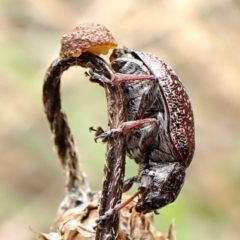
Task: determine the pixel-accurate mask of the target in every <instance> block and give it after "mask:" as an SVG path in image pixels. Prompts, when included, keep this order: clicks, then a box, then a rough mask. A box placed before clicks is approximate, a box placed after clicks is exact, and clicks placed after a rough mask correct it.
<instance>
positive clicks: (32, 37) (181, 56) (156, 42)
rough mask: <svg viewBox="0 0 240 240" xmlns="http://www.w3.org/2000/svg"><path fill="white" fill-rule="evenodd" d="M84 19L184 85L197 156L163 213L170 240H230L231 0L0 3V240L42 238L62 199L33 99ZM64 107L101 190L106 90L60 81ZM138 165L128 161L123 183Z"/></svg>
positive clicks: (235, 24)
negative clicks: (96, 137)
mask: <svg viewBox="0 0 240 240" xmlns="http://www.w3.org/2000/svg"><path fill="white" fill-rule="evenodd" d="M83 22H96V23H101V24H103V25H105V26H106V27H107V28H108V29H110V30H111V32H112V34H113V35H114V36H115V38H116V39H117V40H118V43H119V46H120V47H122V46H123V45H124V46H127V47H128V48H132V49H134V50H143V51H149V52H152V53H154V54H156V55H157V56H159V57H160V58H162V59H164V60H165V61H166V62H167V63H168V64H169V65H170V66H172V68H173V69H174V70H175V71H176V73H177V74H178V75H179V76H180V77H181V79H182V80H183V82H184V85H185V87H186V89H187V91H188V94H189V96H190V99H191V102H192V105H193V108H194V113H195V124H196V153H195V157H194V160H193V162H192V164H191V166H190V167H189V169H188V172H187V173H188V175H187V179H186V183H185V185H184V188H183V190H182V192H181V194H180V196H179V197H178V199H177V201H176V202H175V203H173V204H171V205H169V206H167V207H166V208H164V209H162V210H161V214H160V215H159V216H157V217H156V218H155V224H156V226H157V227H158V229H159V230H161V231H162V232H166V231H167V226H168V225H169V223H170V222H171V220H172V219H175V224H176V234H177V239H178V240H188V239H189V240H190V239H194V240H202V239H218V240H225V239H231V240H235V239H239V235H240V191H239V189H240V188H239V186H240V159H239V157H240V144H239V142H240V121H239V119H240V101H239V96H240V93H239V88H240V83H239V74H240V2H239V1H238V0H232V1H231V0H212V1H207V0H196V1H191V0H182V1H180V0H178V1H177V0H162V1H161V0H148V1H143V0H132V1H129V0H115V1H107V0H105V1H104V0H98V1H93V0H88V1H77V0H75V1H74V0H68V1H64V0H52V1H49V0H41V1H38V0H29V1H27V0H25V1H24V0H22V1H13V0H1V1H0V53H1V54H0V78H1V81H0V109H1V117H0V155H1V160H0V161H1V167H0V189H1V190H0V203H1V204H0V239H17V240H28V239H33V234H32V232H30V231H29V230H28V228H27V225H28V224H29V225H31V227H32V228H34V229H35V230H39V231H45V232H48V231H49V226H51V224H52V222H53V219H54V217H55V213H56V209H57V207H58V204H59V202H60V201H61V200H62V198H63V196H64V188H63V186H64V177H63V174H62V169H61V168H60V164H59V163H58V161H57V158H56V156H55V154H54V151H53V146H52V141H51V134H50V131H49V128H48V124H47V121H46V119H45V116H44V113H43V107H42V102H41V89H42V81H43V77H44V74H45V71H46V69H47V67H48V65H49V64H50V63H51V61H52V60H53V59H55V58H57V57H58V52H59V48H60V39H61V37H62V35H63V34H64V33H67V32H69V31H71V30H72V29H73V28H74V27H75V26H76V25H78V24H81V23H83ZM62 98H63V104H64V109H65V110H66V112H67V114H68V118H69V121H70V125H71V128H72V131H73V134H74V137H75V140H76V142H77V144H78V147H79V152H80V156H81V159H82V164H83V167H84V170H85V171H86V173H87V175H88V179H89V181H90V184H91V187H92V188H93V189H100V188H101V182H102V178H103V175H102V172H103V171H102V168H103V164H104V154H105V146H104V145H102V144H100V143H98V144H96V143H95V142H94V141H93V134H90V133H89V132H88V127H90V126H99V125H100V126H103V127H106V125H107V122H106V121H107V120H106V101H105V94H104V90H103V89H101V88H100V87H99V86H98V85H94V84H91V83H89V82H88V80H87V78H86V77H85V76H84V70H82V69H80V68H72V69H70V70H69V71H68V72H67V73H65V74H64V76H63V85H62ZM136 170H137V166H136V165H135V164H134V163H133V162H132V161H128V162H127V175H128V176H132V175H133V174H135V173H136Z"/></svg>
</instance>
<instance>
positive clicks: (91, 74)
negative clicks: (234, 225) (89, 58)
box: [85, 69, 112, 85]
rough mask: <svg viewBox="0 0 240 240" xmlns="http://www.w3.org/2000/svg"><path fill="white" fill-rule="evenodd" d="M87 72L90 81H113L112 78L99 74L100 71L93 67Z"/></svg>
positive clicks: (105, 82) (104, 82) (103, 82)
mask: <svg viewBox="0 0 240 240" xmlns="http://www.w3.org/2000/svg"><path fill="white" fill-rule="evenodd" d="M85 74H86V75H87V76H89V77H90V81H94V82H100V83H102V84H103V85H104V84H107V83H111V82H112V81H111V79H108V78H107V77H105V76H104V75H101V74H98V73H96V72H94V71H93V70H92V69H90V70H89V71H88V72H86V73H85Z"/></svg>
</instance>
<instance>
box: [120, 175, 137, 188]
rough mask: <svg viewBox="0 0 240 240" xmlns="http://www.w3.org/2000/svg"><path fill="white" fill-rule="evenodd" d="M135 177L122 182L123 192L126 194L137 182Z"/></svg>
mask: <svg viewBox="0 0 240 240" xmlns="http://www.w3.org/2000/svg"><path fill="white" fill-rule="evenodd" d="M137 178H138V177H137V176H134V177H131V178H129V179H127V180H125V181H124V183H123V192H127V191H128V190H129V189H130V188H131V187H132V185H133V183H134V182H137Z"/></svg>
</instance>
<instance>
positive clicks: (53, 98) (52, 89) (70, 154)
mask: <svg viewBox="0 0 240 240" xmlns="http://www.w3.org/2000/svg"><path fill="white" fill-rule="evenodd" d="M72 66H82V67H85V68H86V67H91V66H94V70H95V71H96V72H98V71H100V72H102V71H105V75H107V77H110V75H109V74H108V72H109V71H108V69H106V66H107V64H106V63H105V62H104V60H102V59H101V58H99V57H97V56H96V55H93V54H91V53H83V54H82V55H81V56H80V57H78V58H66V59H61V58H59V59H56V60H55V61H53V63H52V64H51V65H50V67H49V68H48V71H47V73H46V75H45V79H44V85H43V104H44V111H45V114H46V116H47V119H48V122H49V125H50V129H51V132H52V134H53V139H54V144H55V148H56V151H57V153H58V157H59V160H60V162H61V165H62V167H63V169H64V171H65V177H66V197H65V199H64V200H63V202H62V203H61V205H60V208H62V210H63V211H64V210H67V209H68V208H70V207H71V206H73V205H75V204H76V203H77V202H78V203H79V202H87V201H88V200H89V194H90V193H91V190H90V188H89V185H88V182H87V180H86V177H85V174H84V172H83V170H82V168H81V165H80V161H79V157H78V154H77V149H76V146H75V143H74V139H73V136H72V134H71V130H70V127H69V125H68V121H67V116H66V114H65V113H64V112H63V109H62V106H61V94H60V85H61V76H62V73H63V72H64V71H66V70H67V69H68V68H69V67H72Z"/></svg>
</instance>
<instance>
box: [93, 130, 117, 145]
mask: <svg viewBox="0 0 240 240" xmlns="http://www.w3.org/2000/svg"><path fill="white" fill-rule="evenodd" d="M112 134H113V132H112V131H106V132H103V133H101V134H100V135H98V136H96V137H95V138H94V141H95V142H97V140H98V139H99V138H100V139H102V142H103V143H105V142H107V141H108V139H109V138H110V137H111V136H112Z"/></svg>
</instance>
